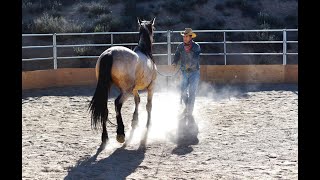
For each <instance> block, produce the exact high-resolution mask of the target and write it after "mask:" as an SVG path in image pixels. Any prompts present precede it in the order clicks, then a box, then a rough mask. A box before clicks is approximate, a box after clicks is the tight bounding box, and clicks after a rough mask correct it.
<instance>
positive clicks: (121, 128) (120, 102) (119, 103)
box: [114, 93, 128, 143]
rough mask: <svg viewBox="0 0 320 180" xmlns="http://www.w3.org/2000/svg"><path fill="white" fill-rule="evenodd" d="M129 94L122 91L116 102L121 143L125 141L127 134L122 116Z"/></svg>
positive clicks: (118, 132) (118, 137) (118, 133)
mask: <svg viewBox="0 0 320 180" xmlns="http://www.w3.org/2000/svg"><path fill="white" fill-rule="evenodd" d="M127 97H128V94H126V93H121V94H120V95H119V96H118V97H117V99H116V100H115V102H114V105H115V109H116V117H117V125H118V126H117V141H118V142H119V143H123V142H124V141H125V134H124V125H123V121H122V116H121V108H122V105H123V103H124V101H125V100H126V99H127Z"/></svg>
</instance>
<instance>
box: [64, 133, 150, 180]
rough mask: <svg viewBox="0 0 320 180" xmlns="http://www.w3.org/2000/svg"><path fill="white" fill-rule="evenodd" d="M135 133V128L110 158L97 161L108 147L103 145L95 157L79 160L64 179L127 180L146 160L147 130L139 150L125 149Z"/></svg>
mask: <svg viewBox="0 0 320 180" xmlns="http://www.w3.org/2000/svg"><path fill="white" fill-rule="evenodd" d="M134 131H135V128H133V129H132V131H131V133H130V136H129V138H128V140H127V141H126V143H124V144H123V146H122V147H120V148H118V149H116V150H115V151H114V152H113V153H112V154H111V155H110V156H109V157H107V158H105V159H101V160H99V161H96V159H97V156H98V155H99V154H100V152H101V151H102V150H103V149H104V148H105V146H106V145H105V144H101V145H100V147H99V148H98V150H97V152H96V154H95V155H93V156H92V157H85V158H81V159H80V160H78V162H77V164H76V165H75V166H74V167H72V168H70V169H69V170H68V175H67V176H66V177H65V178H64V179H65V180H69V179H70V180H71V179H110V180H113V179H119V180H122V179H123V180H124V179H126V177H127V176H129V175H130V174H131V173H133V172H135V171H136V169H137V168H138V167H139V165H140V164H141V163H142V161H143V160H144V158H145V152H146V140H147V137H148V129H147V128H146V130H145V131H144V132H143V136H142V139H141V141H140V145H139V147H138V149H136V150H128V149H125V147H126V146H127V143H129V142H130V140H131V139H132V136H133V134H134ZM107 145H108V144H107ZM142 168H144V167H142ZM145 168H147V167H145Z"/></svg>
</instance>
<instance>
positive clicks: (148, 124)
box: [146, 83, 154, 127]
mask: <svg viewBox="0 0 320 180" xmlns="http://www.w3.org/2000/svg"><path fill="white" fill-rule="evenodd" d="M153 92H154V83H151V84H150V86H149V87H148V100H147V105H146V109H147V112H148V121H147V127H149V126H150V119H151V109H152V97H153Z"/></svg>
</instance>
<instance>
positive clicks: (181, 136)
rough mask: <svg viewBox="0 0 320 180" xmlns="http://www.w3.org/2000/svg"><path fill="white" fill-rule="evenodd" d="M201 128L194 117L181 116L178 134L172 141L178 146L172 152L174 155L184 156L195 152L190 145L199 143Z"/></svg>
mask: <svg viewBox="0 0 320 180" xmlns="http://www.w3.org/2000/svg"><path fill="white" fill-rule="evenodd" d="M198 133H199V128H198V125H197V123H196V122H195V120H194V117H193V116H192V115H191V116H186V115H184V114H181V115H180V116H179V123H178V128H177V131H176V134H175V136H174V137H171V141H172V142H174V143H175V144H177V146H176V147H175V148H174V149H173V150H172V152H171V153H172V154H177V155H184V154H188V153H190V152H192V151H193V148H192V147H191V146H190V145H196V144H198V143H199V139H198V137H197V136H198Z"/></svg>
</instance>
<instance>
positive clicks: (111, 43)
mask: <svg viewBox="0 0 320 180" xmlns="http://www.w3.org/2000/svg"><path fill="white" fill-rule="evenodd" d="M110 44H111V46H113V33H111V42H110Z"/></svg>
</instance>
